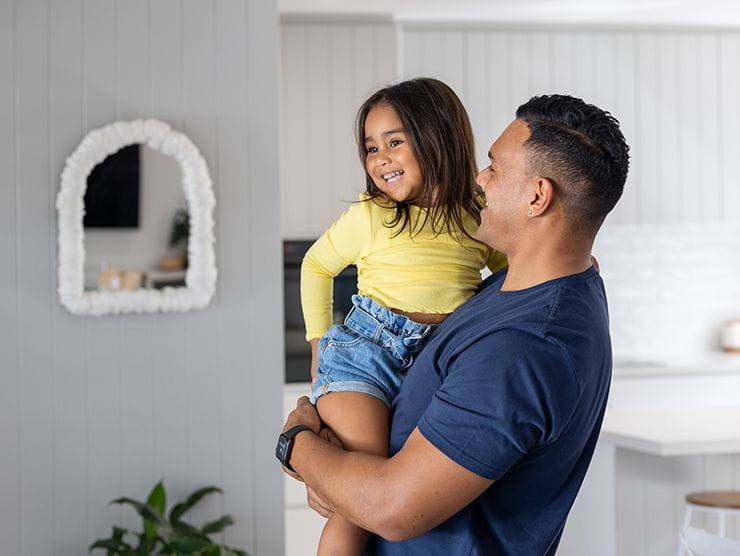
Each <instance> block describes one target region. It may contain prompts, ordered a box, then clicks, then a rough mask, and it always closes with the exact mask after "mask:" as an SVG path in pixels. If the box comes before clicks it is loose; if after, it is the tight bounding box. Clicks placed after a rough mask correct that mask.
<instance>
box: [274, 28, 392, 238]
mask: <svg viewBox="0 0 740 556" xmlns="http://www.w3.org/2000/svg"><path fill="white" fill-rule="evenodd" d="M281 33H282V92H281V94H282V101H281V107H282V114H281V131H282V139H281V147H282V150H281V160H280V168H281V181H280V183H281V188H280V189H281V195H282V211H283V212H282V216H283V219H282V222H283V237H284V238H286V239H315V238H316V237H318V236H319V235H321V233H322V232H323V231H324V230H325V229H326V228H328V227H329V225H330V224H331V223H332V222H333V221H334V220H335V219H336V218H337V217H338V216H339V214H340V213H341V212H343V211H344V210H346V209H347V207H348V206H349V205H348V203H349V202H352V201H356V200H357V196H358V194H359V193H360V192H361V191H363V190H364V188H365V178H364V174H363V171H362V167H361V166H360V162H359V159H358V155H357V147H356V141H355V135H354V117H355V113H356V112H357V109H358V108H359V107H360V104H362V102H363V101H364V100H365V99H366V98H367V97H368V96H370V94H371V93H372V92H373V91H374V90H375V89H377V88H379V87H381V86H383V85H385V84H388V83H392V82H393V81H395V79H396V66H397V64H396V29H395V27H394V25H393V24H392V23H391V22H389V21H383V20H377V21H372V20H370V21H362V22H359V23H358V22H352V21H331V20H323V19H318V20H313V21H302V20H300V19H298V20H294V19H291V18H285V17H284V19H283V21H282V25H281Z"/></svg>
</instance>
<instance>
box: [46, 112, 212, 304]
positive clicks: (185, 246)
mask: <svg viewBox="0 0 740 556" xmlns="http://www.w3.org/2000/svg"><path fill="white" fill-rule="evenodd" d="M214 205H215V198H214V195H213V188H212V183H211V178H210V176H209V174H208V168H207V166H206V163H205V161H204V160H203V157H202V156H201V155H200V153H199V152H198V149H197V148H196V147H195V145H194V144H193V143H192V142H191V141H190V139H188V137H187V136H185V135H184V134H183V133H180V132H178V131H174V130H173V129H171V128H170V126H169V125H167V124H166V123H164V122H161V121H158V120H135V121H130V122H116V123H113V124H110V125H107V126H105V127H102V128H99V129H96V130H93V131H91V132H90V133H89V134H88V135H87V136H86V137H85V138H84V139H83V141H82V142H81V143H80V145H79V146H78V147H77V149H76V150H75V152H74V153H72V155H70V157H69V158H68V159H67V163H66V165H65V168H64V171H63V172H62V178H61V187H60V190H59V194H58V196H57V211H58V218H59V237H58V240H59V298H60V300H61V303H62V305H64V307H66V308H67V309H68V310H69V311H70V312H71V313H74V314H78V315H105V314H120V313H154V312H160V311H188V310H191V309H200V308H203V307H205V306H206V305H208V303H209V302H210V300H211V298H212V297H213V294H214V292H215V287H216V266H215V255H214V241H215V240H214V234H213V207H214Z"/></svg>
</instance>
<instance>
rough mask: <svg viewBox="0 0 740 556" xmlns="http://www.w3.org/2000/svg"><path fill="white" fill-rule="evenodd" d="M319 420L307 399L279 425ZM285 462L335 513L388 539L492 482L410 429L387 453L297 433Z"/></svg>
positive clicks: (436, 517)
mask: <svg viewBox="0 0 740 556" xmlns="http://www.w3.org/2000/svg"><path fill="white" fill-rule="evenodd" d="M319 423H320V421H319V418H318V415H317V414H316V411H315V409H314V407H313V406H312V405H311V404H310V403H309V402H308V398H305V397H304V398H301V399H300V400H298V405H297V407H296V409H295V410H294V411H293V412H292V413H291V414H290V416H289V417H288V421H287V422H286V425H285V428H286V430H287V429H288V428H291V427H294V426H295V425H298V424H306V425H308V426H310V427H311V428H312V429H313V430H314V431H317V430H318V425H319ZM290 465H291V466H292V467H293V468H294V469H295V470H296V472H297V473H298V474H300V475H301V477H302V478H303V480H304V481H305V482H306V484H307V485H308V486H309V487H310V488H311V489H313V490H314V491H315V492H316V493H317V494H318V495H319V497H320V498H321V499H322V500H323V501H324V502H325V503H327V504H328V505H329V506H330V507H331V508H332V509H333V510H334V511H335V512H336V513H338V514H340V515H342V516H344V517H345V518H347V519H349V520H350V521H352V522H353V523H356V524H357V525H359V526H361V527H363V528H364V529H367V530H368V531H372V532H374V533H376V534H378V535H380V536H381V537H383V538H385V539H388V540H394V541H397V540H405V539H409V538H412V537H416V536H418V535H421V534H422V533H425V532H426V531H429V530H430V529H432V528H433V527H435V526H436V525H438V524H440V523H442V522H443V521H444V520H446V519H447V518H449V517H451V516H453V515H454V514H455V513H457V512H458V511H460V510H461V509H462V508H464V507H465V506H467V505H468V504H470V503H471V502H472V501H473V500H475V499H476V498H477V497H478V496H480V494H481V493H483V492H484V491H485V490H486V489H487V488H488V487H489V486H490V485H491V484H492V483H493V481H492V480H490V479H486V478H484V477H481V476H479V475H476V474H475V473H473V472H471V471H469V470H467V469H465V468H464V467H462V466H460V465H459V464H457V463H455V462H454V461H452V460H451V459H450V458H449V457H447V456H446V455H445V454H444V453H442V452H441V451H440V450H438V449H437V448H436V447H435V446H434V445H432V444H431V443H430V442H429V441H428V440H426V439H425V438H424V436H423V435H422V434H421V433H420V432H419V430H418V429H414V431H413V432H412V434H411V435H410V436H409V438H408V440H407V441H406V443H405V444H404V446H403V447H402V448H401V450H400V451H399V452H398V453H397V454H396V455H394V456H393V457H392V458H390V459H388V458H384V457H380V456H375V455H370V454H365V453H360V452H347V451H344V450H342V449H340V448H338V447H336V446H333V445H331V444H330V443H328V442H326V441H324V440H322V439H320V438H319V437H318V436H316V435H315V434H311V433H310V432H303V433H300V434H298V435H297V436H296V437H295V439H294V445H293V452H292V453H291V457H290Z"/></svg>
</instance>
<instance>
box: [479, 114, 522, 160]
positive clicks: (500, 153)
mask: <svg viewBox="0 0 740 556" xmlns="http://www.w3.org/2000/svg"><path fill="white" fill-rule="evenodd" d="M527 139H529V126H528V125H527V122H525V121H524V120H519V119H517V120H514V121H513V122H511V123H510V124H509V125H508V126H506V129H504V131H503V132H502V133H501V135H499V137H498V139H496V140H495V141H494V142H493V144H492V145H491V148H490V149H489V151H488V157H489V158H491V159H492V160H500V159H505V158H508V157H510V156H512V155H515V154H517V153H519V152H520V151H521V148H522V145H524V142H525V141H526V140H527Z"/></svg>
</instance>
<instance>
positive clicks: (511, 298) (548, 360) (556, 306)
mask: <svg viewBox="0 0 740 556" xmlns="http://www.w3.org/2000/svg"><path fill="white" fill-rule="evenodd" d="M505 277H506V270H503V271H501V272H499V273H497V274H495V275H493V276H491V277H489V278H488V279H487V280H486V281H485V282H484V284H483V286H482V289H481V291H480V292H479V293H478V294H477V295H476V296H475V297H473V298H472V299H470V300H469V301H468V302H467V303H466V304H465V305H463V306H462V307H460V308H459V309H458V310H457V311H455V313H453V314H452V315H451V316H450V317H449V318H448V319H447V320H446V321H445V322H444V323H443V324H442V325H441V326H440V327H439V328H438V329H437V331H436V332H435V333H434V335H433V336H432V338H431V339H430V340H429V342H428V343H427V345H426V346H425V347H424V349H423V350H422V352H421V353H420V354H419V357H418V358H417V360H416V361H415V362H414V365H413V366H412V368H411V369H410V371H409V373H408V377H407V378H406V381H405V382H404V384H403V387H402V389H401V393H400V394H399V395H398V397H397V398H396V400H395V402H394V404H393V418H392V427H391V454H395V453H396V452H398V450H400V449H401V447H402V446H403V444H404V442H405V441H406V439H407V438H408V436H409V435H410V434H411V432H412V431H413V429H414V428H415V427H417V426H418V427H419V430H420V432H421V434H422V435H423V436H424V437H425V438H426V439H427V440H428V441H429V442H431V443H432V444H433V445H434V446H436V447H437V448H438V449H439V450H440V451H442V452H443V453H444V454H446V455H447V456H448V457H449V458H450V459H452V460H453V461H455V462H457V463H458V464H460V465H461V466H463V467H465V468H466V469H468V470H470V471H472V472H473V473H475V474H477V475H480V476H482V477H485V478H488V479H492V480H494V481H495V482H494V483H493V485H491V487H489V488H488V489H487V490H486V491H485V492H484V493H483V494H482V495H481V496H480V497H479V498H478V499H476V500H475V501H474V502H473V503H472V504H470V505H469V506H468V507H466V508H464V509H463V510H461V511H460V512H459V513H457V514H455V515H454V516H452V517H451V518H450V519H448V520H447V521H445V522H444V523H442V524H441V525H439V526H438V527H435V528H434V529H432V530H431V531H429V532H428V533H426V534H424V535H422V536H420V537H417V538H414V539H411V540H409V541H404V542H388V541H385V540H383V539H380V538H374V539H372V540H371V543H370V545H369V546H368V552H370V553H373V554H381V555H385V554H388V555H393V554H440V555H444V556H452V555H457V554H461V555H462V554H464V555H481V556H490V555H499V554H500V555H526V556H540V555H551V554H555V549H556V547H557V544H558V541H559V540H560V535H561V533H562V530H563V526H564V524H565V519H566V516H567V514H568V511H569V510H570V508H571V505H572V504H573V500H574V499H575V496H576V493H577V492H578V489H579V487H580V485H581V482H582V481H583V477H584V475H585V473H586V469H587V467H588V464H589V461H590V460H591V455H592V454H593V450H594V446H595V444H596V439H597V437H598V434H599V428H600V426H601V420H602V417H603V414H604V409H605V407H606V399H607V394H608V390H609V383H610V379H611V367H612V359H611V342H610V339H609V325H608V314H607V305H606V295H605V293H604V287H603V283H602V281H601V278H600V277H599V274H598V273H597V272H596V271H595V270H594V269H593V268H590V269H588V270H586V271H585V272H582V273H580V274H575V275H571V276H566V277H563V278H558V279H556V280H551V281H549V282H545V283H544V284H540V285H538V286H534V287H532V288H527V289H524V290H519V291H513V292H502V291H500V288H501V284H502V283H503V281H504V278H505Z"/></svg>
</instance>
